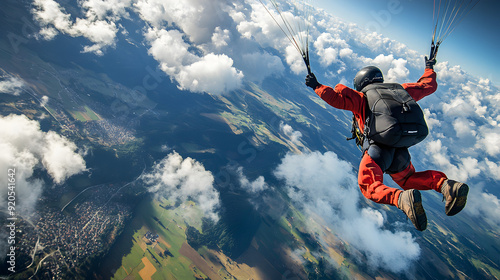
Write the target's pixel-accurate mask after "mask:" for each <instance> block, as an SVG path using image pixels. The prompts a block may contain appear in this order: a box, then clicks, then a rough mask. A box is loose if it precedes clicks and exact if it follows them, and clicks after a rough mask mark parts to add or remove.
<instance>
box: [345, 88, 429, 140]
mask: <svg viewBox="0 0 500 280" xmlns="http://www.w3.org/2000/svg"><path fill="white" fill-rule="evenodd" d="M362 92H363V94H364V95H365V97H366V100H367V114H366V116H367V118H366V123H365V129H364V130H365V131H364V133H363V134H362V135H361V134H360V131H359V128H358V127H357V122H356V120H354V118H353V138H351V139H354V138H355V139H356V143H357V144H358V145H360V144H361V145H362V146H365V145H366V144H372V143H377V144H382V145H385V146H389V147H395V148H402V147H406V148H407V147H411V146H413V145H415V144H417V143H419V142H421V141H422V140H424V139H425V137H427V135H428V134H429V129H428V128H427V123H426V122H425V118H424V112H423V111H422V109H421V108H420V106H418V104H417V102H416V101H415V100H414V99H413V98H412V97H411V96H410V94H409V93H408V92H407V91H406V90H405V89H404V88H403V86H401V85H400V84H389V83H374V84H370V85H367V86H366V87H364V88H363V90H362ZM366 142H368V143H366ZM365 148H366V147H365Z"/></svg>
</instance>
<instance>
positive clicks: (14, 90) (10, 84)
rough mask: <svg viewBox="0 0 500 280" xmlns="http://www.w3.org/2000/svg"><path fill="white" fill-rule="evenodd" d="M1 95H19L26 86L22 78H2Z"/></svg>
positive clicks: (0, 84)
mask: <svg viewBox="0 0 500 280" xmlns="http://www.w3.org/2000/svg"><path fill="white" fill-rule="evenodd" d="M0 79H2V80H1V81H0V93H6V94H11V95H19V94H20V93H21V91H22V89H23V87H24V86H25V83H24V81H23V80H22V79H21V78H18V77H14V76H7V77H0Z"/></svg>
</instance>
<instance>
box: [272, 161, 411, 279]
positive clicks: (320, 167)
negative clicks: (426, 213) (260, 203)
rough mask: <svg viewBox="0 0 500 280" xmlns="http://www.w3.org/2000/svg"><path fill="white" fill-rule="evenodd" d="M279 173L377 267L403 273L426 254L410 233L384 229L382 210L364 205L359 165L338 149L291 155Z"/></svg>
mask: <svg viewBox="0 0 500 280" xmlns="http://www.w3.org/2000/svg"><path fill="white" fill-rule="evenodd" d="M275 175H276V176H277V177H278V178H279V179H283V180H284V181H285V183H286V185H287V186H288V195H289V196H290V198H291V199H292V201H293V202H294V203H295V204H297V205H299V206H300V207H301V209H302V210H303V211H305V212H306V213H310V212H314V213H315V214H317V215H319V216H320V217H322V218H324V219H325V221H326V222H327V223H328V224H329V226H331V227H335V228H336V232H338V233H339V234H340V236H341V238H342V239H344V240H345V241H347V242H349V243H350V244H351V245H352V246H354V247H355V248H356V249H357V250H360V251H362V252H363V253H364V254H365V255H366V257H367V259H368V261H369V264H370V265H371V266H372V267H383V268H385V269H387V270H390V271H393V272H403V271H405V270H406V269H408V268H409V267H410V265H411V264H412V261H415V260H416V259H418V257H419V256H420V247H419V245H418V244H417V243H416V241H415V239H414V238H413V237H412V236H411V234H410V233H408V232H404V231H396V232H391V231H388V230H385V229H382V225H383V223H384V218H383V214H382V213H381V212H379V211H376V210H374V209H360V208H359V206H358V203H359V199H360V194H359V193H360V192H359V189H358V187H357V179H356V176H355V175H354V174H353V168H352V166H351V165H350V164H348V163H347V162H345V161H342V160H340V159H339V158H338V157H337V155H336V154H335V153H333V152H327V153H324V154H321V153H319V152H313V153H309V154H301V155H291V154H288V155H286V156H285V157H284V158H283V159H282V162H281V164H280V165H279V166H278V167H277V168H276V170H275Z"/></svg>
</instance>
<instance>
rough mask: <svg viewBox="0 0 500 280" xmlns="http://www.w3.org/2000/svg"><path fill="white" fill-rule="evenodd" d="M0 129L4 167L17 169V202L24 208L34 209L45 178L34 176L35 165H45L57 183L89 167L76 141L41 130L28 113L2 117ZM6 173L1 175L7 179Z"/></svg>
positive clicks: (0, 162)
mask: <svg viewBox="0 0 500 280" xmlns="http://www.w3.org/2000/svg"><path fill="white" fill-rule="evenodd" d="M0 129H1V130H2V133H1V134H0V146H1V150H2V153H0V167H1V168H2V170H7V169H9V168H15V169H16V196H17V198H18V199H16V202H17V203H18V204H19V205H18V206H19V209H20V210H22V211H26V212H31V211H32V210H33V209H34V207H35V205H36V201H37V200H38V198H39V197H40V194H41V192H42V187H43V182H42V181H41V180H39V179H36V178H33V177H32V176H33V171H34V169H36V168H39V167H42V168H43V169H45V170H46V171H47V173H48V174H49V175H50V176H51V178H52V179H53V180H54V182H55V183H56V184H61V183H63V182H64V181H65V180H66V179H67V178H69V177H70V176H72V175H75V174H78V173H81V172H83V171H85V161H84V159H83V158H82V156H81V155H80V154H78V153H77V152H76V151H77V147H76V145H75V144H74V143H72V142H70V141H69V140H68V139H66V138H64V137H62V136H60V135H58V134H56V133H55V132H53V131H49V132H43V131H41V130H40V125H39V123H38V122H36V121H32V120H29V119H28V118H27V117H26V116H24V115H21V116H20V115H9V116H7V117H0ZM6 176H7V173H5V172H4V173H2V174H1V175H0V179H1V180H2V181H4V182H7V177H6ZM2 197H5V196H2ZM3 205H5V204H3ZM16 209H18V208H17V207H16Z"/></svg>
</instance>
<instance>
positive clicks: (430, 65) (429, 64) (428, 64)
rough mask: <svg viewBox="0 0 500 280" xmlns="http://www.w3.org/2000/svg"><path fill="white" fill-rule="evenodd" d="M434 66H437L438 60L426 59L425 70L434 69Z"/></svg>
mask: <svg viewBox="0 0 500 280" xmlns="http://www.w3.org/2000/svg"><path fill="white" fill-rule="evenodd" d="M434 64H436V58H433V59H429V58H428V57H427V56H426V57H425V69H434Z"/></svg>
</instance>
